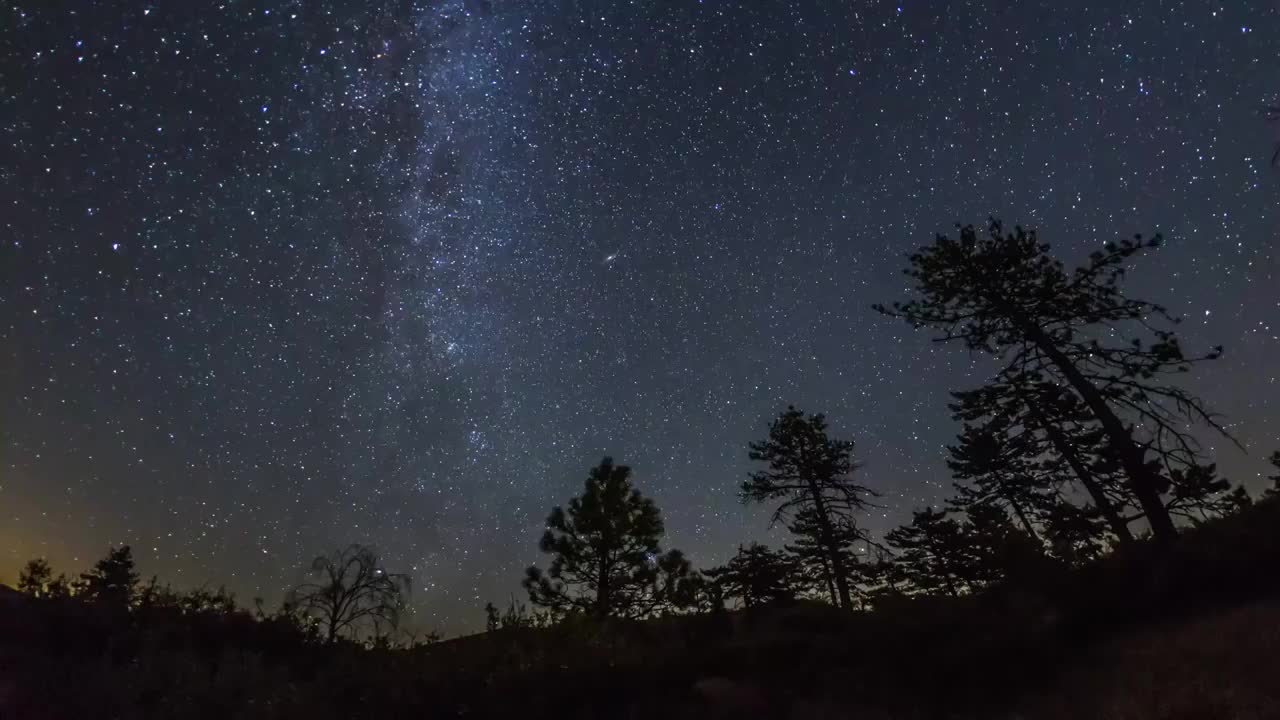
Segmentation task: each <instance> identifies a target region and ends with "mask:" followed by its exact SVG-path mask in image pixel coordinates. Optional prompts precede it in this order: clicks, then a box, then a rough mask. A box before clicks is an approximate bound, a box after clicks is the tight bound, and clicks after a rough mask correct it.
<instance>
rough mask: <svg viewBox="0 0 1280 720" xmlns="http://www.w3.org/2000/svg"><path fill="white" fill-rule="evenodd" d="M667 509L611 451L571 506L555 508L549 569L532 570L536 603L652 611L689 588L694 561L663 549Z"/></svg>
mask: <svg viewBox="0 0 1280 720" xmlns="http://www.w3.org/2000/svg"><path fill="white" fill-rule="evenodd" d="M662 534H663V524H662V515H661V513H659V512H658V506H657V505H655V504H654V502H653V500H650V499H649V498H646V497H644V496H643V495H641V494H640V491H639V490H637V489H635V488H634V487H633V486H632V484H631V468H629V467H627V466H625V465H614V464H613V459H612V458H607V457H606V458H604V459H603V460H601V461H600V464H599V465H597V466H596V467H594V468H592V469H591V472H590V474H589V475H588V477H587V481H586V485H585V487H584V488H583V493H582V495H580V496H579V497H576V498H573V499H572V500H570V501H569V506H568V509H567V510H565V509H563V508H560V507H556V508H553V509H552V510H551V514H550V515H549V516H548V517H547V528H546V532H545V533H544V534H543V536H542V540H541V542H540V543H539V547H540V549H541V550H542V552H544V553H547V554H548V555H551V556H552V559H551V565H550V567H549V568H548V569H547V571H546V572H543V570H542V569H541V568H539V567H537V566H532V567H530V568H529V569H528V570H527V571H526V573H525V579H524V583H523V584H524V587H525V589H526V590H527V591H528V593H529V600H530V602H532V603H533V604H534V605H537V606H539V607H543V608H547V609H549V610H552V611H553V612H556V613H558V614H563V613H569V612H583V613H587V614H590V615H593V616H595V617H598V618H607V617H624V618H638V617H644V616H646V615H650V614H652V613H654V612H656V611H657V610H659V609H661V608H663V607H664V606H667V605H668V603H670V602H672V601H673V600H675V599H678V598H680V597H682V596H683V595H684V594H686V590H688V583H689V582H690V577H691V573H690V568H689V563H688V561H687V560H685V559H684V556H683V555H682V554H680V553H679V552H678V551H675V550H673V551H671V552H668V553H663V552H662V550H661V548H660V547H659V541H660V539H661V537H662Z"/></svg>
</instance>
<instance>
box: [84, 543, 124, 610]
mask: <svg viewBox="0 0 1280 720" xmlns="http://www.w3.org/2000/svg"><path fill="white" fill-rule="evenodd" d="M80 582H81V591H80V593H78V594H79V595H81V596H82V597H84V598H85V599H87V600H90V601H92V602H97V603H101V604H104V605H110V606H112V607H118V608H127V607H129V605H130V604H131V603H132V602H133V597H134V594H135V592H136V590H137V587H138V573H137V571H136V570H134V565H133V550H132V549H130V548H129V546H128V545H122V546H120V547H119V548H115V547H113V548H111V549H110V550H108V551H107V556H106V557H104V558H102V559H101V560H99V561H98V562H97V563H96V564H94V566H93V569H92V570H90V571H89V572H87V573H82V574H81V575H80Z"/></svg>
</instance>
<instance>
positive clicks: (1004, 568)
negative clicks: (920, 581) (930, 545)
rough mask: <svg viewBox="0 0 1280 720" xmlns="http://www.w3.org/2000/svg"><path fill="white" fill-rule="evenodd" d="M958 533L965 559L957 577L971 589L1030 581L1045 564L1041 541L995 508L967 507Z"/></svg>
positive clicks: (987, 506)
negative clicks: (964, 549)
mask: <svg viewBox="0 0 1280 720" xmlns="http://www.w3.org/2000/svg"><path fill="white" fill-rule="evenodd" d="M961 533H962V535H963V540H964V542H965V544H966V545H967V548H968V558H967V562H966V563H964V564H963V565H962V569H961V572H960V574H961V576H962V577H963V579H964V581H965V583H966V584H967V585H968V586H969V587H970V588H972V589H981V588H986V587H991V586H993V585H996V584H998V583H1001V582H1006V581H1022V580H1030V579H1034V577H1035V576H1037V575H1038V574H1039V572H1040V571H1041V570H1042V569H1043V568H1044V567H1046V565H1047V563H1046V558H1045V554H1044V545H1043V544H1042V543H1041V541H1040V540H1039V539H1038V538H1036V537H1034V536H1032V535H1031V534H1030V533H1028V532H1027V531H1026V530H1024V529H1022V527H1020V525H1019V524H1018V523H1015V522H1013V520H1011V519H1010V517H1009V515H1008V513H1006V512H1005V510H1004V509H1002V508H999V507H996V506H995V505H991V504H975V505H971V506H969V508H968V509H967V510H966V511H965V522H964V524H963V525H962V529H961Z"/></svg>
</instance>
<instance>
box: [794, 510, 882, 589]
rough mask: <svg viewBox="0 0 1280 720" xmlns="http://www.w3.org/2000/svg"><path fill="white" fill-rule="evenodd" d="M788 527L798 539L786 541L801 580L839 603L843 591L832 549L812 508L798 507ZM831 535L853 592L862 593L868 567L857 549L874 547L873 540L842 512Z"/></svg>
mask: <svg viewBox="0 0 1280 720" xmlns="http://www.w3.org/2000/svg"><path fill="white" fill-rule="evenodd" d="M787 528H788V529H789V530H790V531H791V533H792V534H793V535H795V541H794V542H792V543H789V544H787V545H786V546H785V549H786V551H787V552H788V553H790V554H791V556H792V557H793V558H794V559H795V564H796V572H797V576H798V580H800V581H801V582H802V583H803V584H804V585H806V586H807V589H808V592H810V593H811V594H815V595H818V596H823V597H826V598H827V599H828V600H829V601H830V602H831V603H832V604H833V605H838V604H839V602H840V595H839V592H838V591H837V589H836V583H835V573H834V571H833V569H832V565H831V553H830V549H829V548H828V547H827V545H826V544H824V543H823V542H822V540H821V538H822V532H821V528H820V526H819V525H818V522H817V519H816V515H815V513H814V511H813V509H812V508H804V509H802V510H799V511H797V512H796V513H795V516H794V517H793V518H792V519H791V521H790V522H789V523H788V524H787ZM831 539H832V543H831V544H833V545H835V546H836V549H837V552H839V553H840V556H841V566H842V567H843V568H844V570H845V574H846V576H847V577H848V579H849V592H850V594H851V595H853V594H857V595H859V596H861V595H862V594H863V593H862V591H861V590H860V589H859V583H860V582H862V581H863V580H865V578H863V577H862V576H863V575H865V573H866V570H867V568H865V567H863V563H862V561H861V559H860V558H859V556H858V550H860V549H863V550H867V549H872V548H873V547H874V543H872V542H871V540H870V539H869V537H868V536H867V534H866V533H865V532H864V531H863V530H862V529H861V528H859V527H858V526H857V525H856V524H855V523H854V522H852V519H851V518H848V517H843V516H836V517H833V518H832V524H831Z"/></svg>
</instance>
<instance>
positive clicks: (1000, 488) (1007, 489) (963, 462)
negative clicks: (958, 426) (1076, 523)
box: [947, 420, 1054, 542]
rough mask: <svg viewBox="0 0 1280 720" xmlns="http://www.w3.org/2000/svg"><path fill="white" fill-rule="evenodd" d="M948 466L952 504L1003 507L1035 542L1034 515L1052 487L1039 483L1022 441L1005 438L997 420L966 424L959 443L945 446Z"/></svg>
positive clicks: (1048, 499) (1046, 501)
mask: <svg viewBox="0 0 1280 720" xmlns="http://www.w3.org/2000/svg"><path fill="white" fill-rule="evenodd" d="M947 450H948V451H949V452H950V454H951V457H950V458H949V459H948V460H947V467H949V468H950V469H951V471H952V472H953V473H955V476H956V478H957V479H958V480H961V481H969V482H967V483H966V482H957V483H956V492H957V494H956V497H955V498H954V500H953V501H952V502H953V504H954V505H955V506H956V507H957V508H958V509H961V510H964V511H966V512H968V511H969V510H970V509H972V508H976V507H987V506H991V507H996V508H1000V509H1001V510H1002V511H1003V510H1005V509H1007V510H1009V511H1010V512H1012V513H1013V515H1014V517H1016V518H1017V519H1018V522H1019V523H1020V524H1021V525H1022V529H1023V531H1024V532H1026V533H1027V534H1028V535H1030V536H1031V537H1032V538H1033V539H1035V540H1036V541H1037V542H1038V541H1039V540H1040V535H1039V533H1038V532H1037V530H1036V522H1037V521H1036V519H1035V518H1037V517H1038V516H1039V515H1041V514H1042V513H1043V511H1044V509H1045V508H1047V507H1049V506H1050V505H1052V504H1053V503H1054V497H1053V491H1052V489H1051V488H1050V487H1046V486H1045V484H1043V483H1042V480H1043V474H1039V475H1038V474H1037V473H1036V472H1034V469H1033V468H1032V467H1031V464H1030V463H1029V462H1028V458H1027V449H1026V447H1025V444H1022V443H1018V442H1017V440H1016V438H1013V437H1011V436H1010V434H1009V431H1008V427H1007V425H1006V424H1005V423H1004V422H1003V421H1001V420H997V421H995V422H992V423H989V424H988V425H986V426H983V427H973V426H968V425H966V426H965V428H964V430H963V431H962V432H961V433H960V439H959V443H958V444H956V445H948V446H947Z"/></svg>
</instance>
